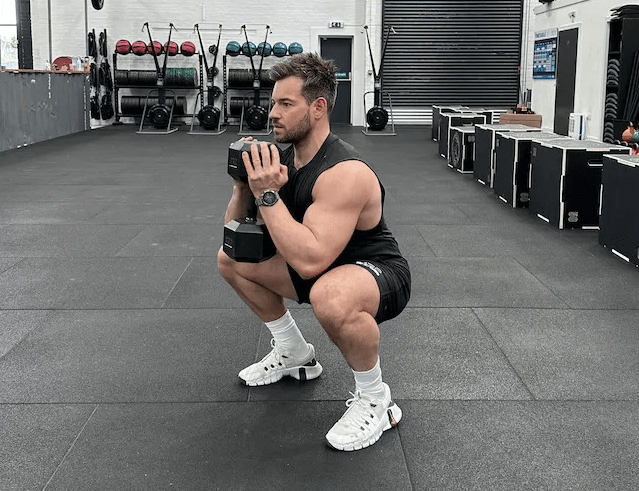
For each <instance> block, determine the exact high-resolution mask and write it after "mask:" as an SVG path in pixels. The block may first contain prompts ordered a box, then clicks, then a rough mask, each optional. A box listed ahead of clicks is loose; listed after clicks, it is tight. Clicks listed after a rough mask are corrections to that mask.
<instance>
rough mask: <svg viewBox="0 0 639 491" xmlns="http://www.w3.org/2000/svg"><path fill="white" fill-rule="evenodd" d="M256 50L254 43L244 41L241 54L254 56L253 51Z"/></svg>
mask: <svg viewBox="0 0 639 491" xmlns="http://www.w3.org/2000/svg"><path fill="white" fill-rule="evenodd" d="M256 51H257V48H256V47H255V45H254V44H253V43H248V44H247V43H244V44H243V45H242V54H243V55H245V56H255V52H256Z"/></svg>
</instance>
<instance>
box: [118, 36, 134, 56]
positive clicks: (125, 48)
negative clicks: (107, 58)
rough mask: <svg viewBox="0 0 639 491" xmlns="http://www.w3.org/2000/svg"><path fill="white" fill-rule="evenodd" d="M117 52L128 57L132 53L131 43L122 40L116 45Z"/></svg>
mask: <svg viewBox="0 0 639 491" xmlns="http://www.w3.org/2000/svg"><path fill="white" fill-rule="evenodd" d="M115 51H116V52H118V53H120V54H121V55H128V54H129V53H130V52H131V43H130V42H128V41H127V40H126V39H120V40H119V41H118V42H117V43H116V44H115Z"/></svg>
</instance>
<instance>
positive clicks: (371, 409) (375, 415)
mask: <svg viewBox="0 0 639 491" xmlns="http://www.w3.org/2000/svg"><path fill="white" fill-rule="evenodd" d="M383 385H384V397H383V398H382V400H376V399H375V400H372V399H369V398H368V397H366V395H364V394H362V393H361V392H360V391H357V392H355V394H353V393H352V392H351V395H352V396H353V397H352V398H351V399H349V400H348V401H346V406H347V407H348V409H347V410H346V412H345V413H344V416H342V417H341V418H340V420H339V421H338V422H337V423H335V425H333V427H332V428H331V429H330V431H329V432H328V433H327V434H326V441H327V442H328V444H329V445H330V446H331V447H333V448H335V449H336V450H345V451H347V452H350V451H352V450H360V449H362V448H366V447H368V446H369V445H372V444H373V443H375V442H376V441H377V440H379V438H380V437H381V436H382V433H383V432H384V431H386V430H389V429H391V428H394V427H395V426H397V423H399V421H400V420H401V419H402V410H401V409H400V408H399V407H398V406H397V404H395V403H394V402H393V401H392V400H391V393H390V389H389V388H388V385H386V384H383Z"/></svg>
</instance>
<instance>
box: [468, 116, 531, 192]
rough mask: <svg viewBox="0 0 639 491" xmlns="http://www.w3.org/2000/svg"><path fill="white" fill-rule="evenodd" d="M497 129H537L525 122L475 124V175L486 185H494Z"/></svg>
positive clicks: (478, 180)
mask: <svg viewBox="0 0 639 491" xmlns="http://www.w3.org/2000/svg"><path fill="white" fill-rule="evenodd" d="M496 131H502V132H504V131H535V132H540V131H541V129H540V128H533V127H531V126H525V125H523V124H478V125H475V162H474V164H473V177H474V178H475V179H476V180H477V182H479V183H480V184H482V185H484V186H488V187H490V188H492V187H493V174H494V158H495V156H494V150H495V132H496Z"/></svg>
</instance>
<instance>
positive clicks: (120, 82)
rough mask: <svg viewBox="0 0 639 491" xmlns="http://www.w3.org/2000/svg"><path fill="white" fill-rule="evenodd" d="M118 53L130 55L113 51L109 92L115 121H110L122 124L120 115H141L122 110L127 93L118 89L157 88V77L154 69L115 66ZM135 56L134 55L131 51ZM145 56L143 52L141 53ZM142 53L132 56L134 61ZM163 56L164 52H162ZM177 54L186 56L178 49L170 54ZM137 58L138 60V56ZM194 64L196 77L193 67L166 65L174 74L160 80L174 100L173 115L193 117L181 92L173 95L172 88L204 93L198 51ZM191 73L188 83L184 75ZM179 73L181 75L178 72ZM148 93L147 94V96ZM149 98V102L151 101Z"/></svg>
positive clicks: (200, 56)
mask: <svg viewBox="0 0 639 491" xmlns="http://www.w3.org/2000/svg"><path fill="white" fill-rule="evenodd" d="M121 56H130V55H128V54H127V55H123V54H120V53H118V52H117V51H116V52H114V53H113V73H114V77H113V78H114V81H113V95H114V99H115V122H114V123H113V124H114V125H120V124H123V122H122V121H121V118H123V117H126V118H129V117H130V118H135V119H137V118H140V117H141V113H140V112H127V111H125V110H124V107H122V110H121V109H120V108H121V105H122V106H123V104H122V102H123V99H124V97H128V96H126V95H125V96H122V94H121V90H122V89H131V90H147V91H149V90H153V89H155V90H157V88H158V85H157V83H158V79H157V76H156V74H157V72H156V70H130V69H129V70H122V69H118V59H119V57H121ZM134 56H135V55H134ZM144 56H146V55H144ZM144 56H139V57H138V56H135V59H136V61H138V58H144ZM165 56H166V54H165ZM179 56H184V57H185V58H188V56H186V55H184V54H181V53H178V54H176V55H174V56H171V58H177V57H179ZM140 61H141V60H140ZM198 65H199V68H200V69H199V77H198V74H197V69H196V68H183V69H173V71H172V69H167V75H170V74H171V73H174V74H175V77H173V78H171V77H167V78H166V79H165V80H164V89H165V90H170V91H171V92H172V93H173V95H174V97H173V99H171V98H169V100H174V101H175V104H172V105H175V109H174V111H173V118H188V117H193V114H189V113H188V111H187V103H186V98H185V97H183V96H175V91H177V90H179V91H191V90H199V91H200V94H201V97H203V96H204V94H203V93H202V92H203V88H204V81H203V62H202V54H199V55H198ZM191 74H192V75H193V78H192V79H191V78H189V80H188V83H186V77H185V76H184V75H188V76H190V75H191ZM180 75H182V77H181V76H180ZM148 95H149V94H147V96H148ZM139 97H140V98H141V99H144V98H145V96H139ZM151 101H153V99H151ZM151 101H150V102H151ZM143 121H144V120H142V121H141V122H143ZM160 133H161V134H166V132H164V131H162V132H160Z"/></svg>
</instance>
